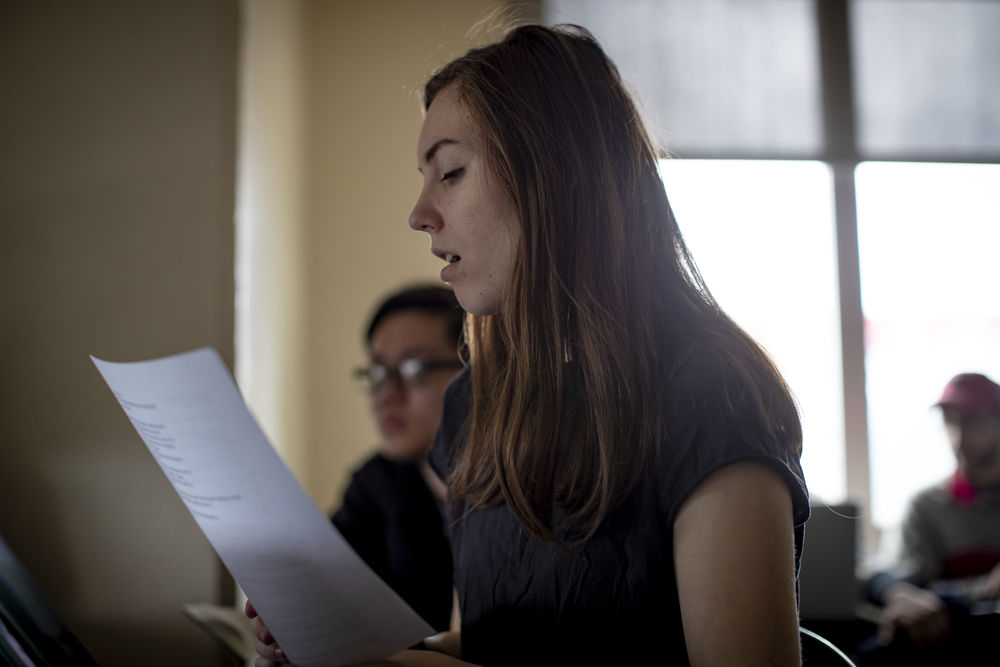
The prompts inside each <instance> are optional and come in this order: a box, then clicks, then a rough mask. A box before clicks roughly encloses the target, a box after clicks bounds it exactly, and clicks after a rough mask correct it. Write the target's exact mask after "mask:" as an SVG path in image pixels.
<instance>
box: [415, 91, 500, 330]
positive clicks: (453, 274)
mask: <svg viewBox="0 0 1000 667" xmlns="http://www.w3.org/2000/svg"><path fill="white" fill-rule="evenodd" d="M417 169H418V170H419V171H420V173H421V174H423V177H424V186H423V189H422V190H421V192H420V198H419V199H417V203H416V205H415V206H414V207H413V212H412V213H410V227H412V228H413V229H416V230H418V231H422V232H427V235H428V236H430V237H431V252H432V253H434V254H435V255H436V256H437V257H440V258H441V259H443V260H444V261H445V262H447V263H448V265H447V266H445V267H444V269H442V270H441V280H443V281H444V282H446V283H448V284H449V285H451V286H452V288H453V289H454V290H455V296H456V297H458V301H459V303H461V304H462V308H464V309H465V310H466V311H467V312H470V313H472V314H474V315H495V314H497V312H498V311H499V308H500V302H501V295H502V293H503V289H504V286H505V285H507V283H508V282H509V280H510V276H511V272H512V269H513V264H514V257H515V255H516V247H517V241H516V239H517V225H518V221H517V214H516V213H515V211H514V206H513V204H512V203H511V202H510V199H509V198H508V197H507V195H506V194H505V193H504V192H503V188H502V187H501V186H500V184H499V183H498V182H497V181H496V179H495V178H494V177H493V175H492V173H491V172H490V170H489V169H488V167H487V165H486V162H485V156H484V153H483V150H482V147H481V146H480V145H479V143H478V142H477V141H475V140H474V134H473V126H472V118H471V116H470V115H469V112H468V111H467V109H466V107H465V105H464V104H462V103H461V102H460V101H459V99H458V95H457V92H456V90H455V86H454V85H451V86H447V87H445V88H444V89H442V90H441V91H440V92H439V93H438V94H437V96H436V97H435V98H434V101H433V102H432V103H431V106H430V108H429V109H428V110H427V116H426V118H425V119H424V126H423V129H422V130H421V131H420V139H419V140H418V142H417Z"/></svg>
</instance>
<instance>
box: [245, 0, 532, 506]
mask: <svg viewBox="0 0 1000 667" xmlns="http://www.w3.org/2000/svg"><path fill="white" fill-rule="evenodd" d="M502 6H504V3H503V2H499V1H498V0H437V1H433V2H409V1H406V0H397V1H387V0H381V1H371V2H338V1H336V0H312V1H304V2H299V3H282V5H281V7H280V9H276V8H275V6H274V4H273V3H269V2H268V1H267V0H249V1H248V2H247V4H246V5H245V7H246V9H247V15H246V17H245V23H246V25H247V30H246V34H247V35H250V36H251V39H250V40H248V42H247V44H246V45H247V51H246V52H245V55H244V63H248V62H249V63H250V64H251V66H254V63H256V66H257V67H258V68H259V70H258V71H261V72H264V71H265V70H264V66H263V64H262V62H263V61H261V60H260V54H261V52H262V51H267V52H270V53H271V56H270V57H269V60H268V61H269V62H273V61H274V59H275V58H279V59H281V61H282V62H286V63H290V62H300V63H301V69H299V70H298V71H297V72H296V74H295V75H294V77H295V83H294V84H289V77H288V76H283V77H279V76H277V71H276V70H274V69H272V70H270V72H271V75H272V76H274V78H273V82H272V83H270V84H269V83H268V82H267V80H266V79H265V78H262V77H258V76H256V75H253V76H252V80H253V81H254V82H255V83H251V84H250V86H251V87H255V90H256V92H255V93H254V94H253V95H251V96H249V98H247V97H245V98H244V99H245V100H249V99H252V100H255V102H254V103H255V105H256V106H254V107H252V108H244V109H243V119H244V137H245V141H244V143H243V146H244V147H247V146H251V148H250V152H254V151H258V152H259V153H260V154H264V153H266V150H265V147H266V146H279V145H280V146H284V148H285V152H284V154H283V155H282V156H281V159H280V160H274V161H272V162H271V166H270V170H271V171H272V172H274V175H273V177H272V178H270V179H267V180H266V182H265V180H260V181H258V182H257V183H258V185H257V186H255V187H253V188H252V190H253V192H252V193H249V194H247V195H246V197H247V199H248V200H250V201H256V202H257V205H256V206H254V205H248V206H247V207H245V208H246V210H248V211H251V213H249V214H248V215H247V216H246V220H247V221H249V222H250V224H251V229H250V230H249V231H248V232H247V233H250V234H255V235H256V236H257V238H259V239H265V238H270V239H272V240H271V241H269V242H268V243H267V245H266V247H260V248H258V250H257V251H253V250H252V249H249V248H248V250H247V253H246V255H245V256H246V257H248V258H250V260H251V264H252V266H251V267H250V268H249V269H248V273H249V274H250V275H251V276H255V275H256V276H261V275H266V276H267V281H268V283H269V284H268V285H265V284H259V287H258V290H257V292H255V293H254V294H252V295H251V296H250V300H251V301H253V302H254V303H255V304H256V306H252V307H251V311H253V312H251V313H250V314H248V317H247V320H248V321H249V322H253V323H254V324H253V325H252V326H251V331H250V332H249V338H250V339H251V342H248V343H247V344H246V346H245V348H243V347H241V348H240V349H241V350H242V349H247V350H252V354H250V355H249V356H250V357H251V358H244V357H242V356H241V355H240V354H238V356H240V357H241V361H240V364H241V365H240V368H241V374H240V384H241V387H243V389H244V392H245V393H246V395H247V396H248V400H249V402H250V403H251V406H252V407H253V409H254V411H255V413H256V414H257V415H258V418H259V420H260V421H261V423H262V425H263V427H264V429H265V431H266V432H267V433H268V434H269V436H270V437H271V438H272V440H273V441H274V443H275V446H276V447H277V448H278V450H279V451H280V452H281V453H282V455H283V457H284V458H285V461H286V462H287V463H288V465H289V466H290V467H291V469H292V471H293V472H294V473H295V474H296V475H297V476H298V478H299V479H300V480H301V481H302V483H303V485H304V486H305V487H306V490H307V491H308V492H309V494H310V496H311V497H312V498H313V500H314V501H315V502H316V503H317V504H318V505H319V506H320V507H321V508H322V509H324V510H327V509H330V508H332V507H333V506H334V505H335V504H336V503H337V502H338V499H339V495H340V493H341V491H342V489H343V486H344V483H345V482H346V479H347V475H348V473H349V470H350V468H351V467H352V466H353V465H355V464H357V463H359V462H360V460H361V459H362V458H363V457H364V456H366V455H367V454H368V453H369V452H370V451H371V450H372V449H373V448H374V447H375V445H376V444H377V437H376V433H375V430H374V428H373V427H372V424H371V422H370V420H369V417H368V412H367V405H366V400H365V397H364V396H363V395H361V394H359V393H358V392H357V391H356V389H355V387H354V386H353V384H352V383H351V381H350V371H351V369H352V368H353V367H354V366H356V365H358V364H360V363H361V362H363V360H364V354H363V352H364V351H363V346H362V340H361V330H362V327H363V325H364V323H365V320H366V319H367V317H368V316H369V315H370V312H371V309H372V307H373V305H374V304H375V303H376V301H377V300H378V299H379V298H380V297H382V296H383V295H385V293H387V292H388V291H390V290H392V289H395V288H396V287H398V286H399V285H401V284H403V283H406V282H410V281H414V280H431V281H434V280H437V279H438V278H437V276H438V273H439V271H440V269H441V263H440V261H438V260H436V259H435V258H433V257H432V256H431V254H430V252H429V245H428V241H427V238H426V235H424V234H419V233H417V232H414V231H412V230H410V229H409V228H408V226H407V219H408V216H409V211H410V208H411V206H412V205H413V203H414V201H415V200H416V196H417V194H418V191H419V188H420V178H419V174H418V173H417V171H416V139H417V134H418V133H419V131H420V123H421V111H420V95H419V93H420V89H421V86H422V84H423V82H424V81H425V80H426V78H427V76H428V75H429V74H430V73H431V71H432V70H433V69H434V68H435V67H437V66H440V65H441V64H443V63H444V62H447V60H449V59H450V58H452V57H454V56H457V55H459V54H461V53H463V52H464V51H465V50H466V49H467V48H468V47H469V46H470V45H471V44H473V43H475V40H481V39H483V38H484V36H488V34H489V33H488V32H484V31H482V30H477V31H473V32H472V34H470V29H471V28H472V27H473V26H474V25H475V24H476V23H477V22H478V21H479V20H480V19H482V18H484V17H488V16H491V15H492V14H493V13H494V10H496V9H497V8H498V7H502ZM530 7H531V4H530V3H528V4H524V3H521V8H520V9H519V15H525V14H526V13H527V12H530V11H532V10H531V9H530ZM254 35H256V39H254V38H253V37H252V36H254ZM293 35H298V37H299V39H298V40H296V39H294V38H293V37H292V36H293ZM275 49H278V51H279V53H280V55H275V54H274V51H275ZM292 88H294V89H296V90H297V91H298V93H299V94H300V97H297V98H296V101H289V100H288V99H287V96H282V95H281V94H280V93H279V92H278V91H282V92H284V93H287V92H288V91H289V90H290V89H292ZM276 100H278V101H276ZM298 100H301V103H300V102H299V101H298ZM262 109H268V110H269V111H268V114H269V115H270V117H271V118H280V119H283V120H282V122H279V123H273V122H269V123H262V122H260V121H261V118H262V117H263V115H264V112H263V111H262ZM295 118H299V119H300V120H301V124H302V125H301V132H298V133H296V132H294V131H291V130H290V129H289V128H288V127H286V126H285V125H283V124H282V123H283V122H286V121H287V122H294V119H295ZM249 126H253V127H255V128H257V131H256V132H255V133H254V134H253V136H249V137H248V136H246V132H245V128H246V127H249ZM279 135H283V136H285V138H286V140H285V141H284V142H282V141H279V140H278V136H279ZM268 137H270V138H268ZM289 146H294V149H289V148H288V147H289ZM247 158H248V153H246V152H245V153H244V154H243V159H242V160H241V164H243V165H244V166H245V167H246V170H247V172H249V170H250V169H251V167H252V165H250V164H248V163H247ZM276 165H281V166H276ZM261 169H263V167H261ZM243 171H244V170H243V169H241V173H242V172H243ZM289 173H295V174H299V175H301V179H302V180H301V182H298V181H295V179H288V178H287V175H288V174H289ZM250 180H252V179H246V180H244V181H243V182H242V184H241V188H242V187H243V186H245V185H246V184H247V183H248V182H249V181H250ZM269 184H270V185H269ZM275 184H280V186H278V185H275ZM244 191H245V190H241V192H244ZM242 199H243V197H242V196H241V201H242ZM269 206H270V207H273V209H272V213H271V215H273V217H272V218H270V219H269V218H268V217H267V216H263V215H258V214H256V213H252V211H258V212H259V211H262V210H264V209H266V208H268V207H269ZM291 221H294V224H293V223H292V222H291ZM241 230H246V228H243V227H241ZM279 230H280V231H279ZM243 233H244V231H241V234H243ZM272 237H273V238H272ZM241 247H242V246H241ZM275 267H283V269H282V270H281V271H274V268H275ZM252 280H253V278H252V277H251V278H248V281H252ZM276 281H277V282H282V283H284V284H285V285H286V286H288V287H289V288H290V289H291V292H288V291H283V290H278V291H272V292H271V294H270V296H269V297H266V296H264V293H265V291H266V290H268V289H270V288H271V287H272V286H273V283H274V282H276ZM254 295H257V296H259V298H258V299H257V300H254V298H255V296H254ZM289 298H290V299H293V302H289V301H287V299H289ZM279 313H284V314H283V315H280V316H279V315H278V314H279ZM279 323H280V324H279ZM289 327H291V328H289ZM279 328H281V330H280V331H278V329H279ZM268 329H270V330H272V331H273V334H272V335H269V336H268V337H267V338H266V340H265V339H262V338H261V336H262V332H264V331H266V330H268ZM255 337H256V338H255ZM282 340H285V341H293V342H294V345H293V346H292V347H289V346H288V345H286V344H283V343H281V342H280V341H282ZM278 388H283V389H280V390H279V389H278ZM279 406H281V407H280V408H279Z"/></svg>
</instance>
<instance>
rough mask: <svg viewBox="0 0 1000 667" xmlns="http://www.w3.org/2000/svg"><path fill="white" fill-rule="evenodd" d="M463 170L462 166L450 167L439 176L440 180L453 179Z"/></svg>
mask: <svg viewBox="0 0 1000 667" xmlns="http://www.w3.org/2000/svg"><path fill="white" fill-rule="evenodd" d="M464 171H465V168H464V167H459V168H457V169H452V170H451V171H446V172H445V173H444V175H443V176H442V177H441V180H442V181H454V180H455V179H457V178H458V177H459V176H461V175H462V172H464Z"/></svg>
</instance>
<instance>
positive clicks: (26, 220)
mask: <svg viewBox="0 0 1000 667" xmlns="http://www.w3.org/2000/svg"><path fill="white" fill-rule="evenodd" d="M496 4H498V2H497V1H496V0H493V1H491V0H439V1H425V2H410V1H409V0H399V1H397V2H388V1H384V0H383V1H378V0H375V1H369V2H346V1H339V0H283V1H282V2H274V1H270V0H244V3H243V4H242V5H241V4H239V3H238V2H237V0H211V1H206V0H184V1H177V0H170V1H167V0H162V1H160V2H142V3H134V2H129V1H127V0H98V1H96V2H88V3H85V4H76V3H62V4H60V5H59V6H58V8H55V7H54V6H52V5H39V6H37V7H36V6H35V5H32V4H26V3H17V4H14V3H4V4H3V5H2V7H0V86H2V90H3V91H4V104H2V105H0V278H2V281H0V295H2V302H0V304H2V313H3V316H2V320H0V322H2V324H0V349H2V354H3V359H4V362H3V374H2V378H3V379H2V385H0V386H2V391H0V398H2V400H0V424H2V427H0V428H2V440H0V535H3V537H4V538H5V539H6V540H7V541H8V542H9V544H10V545H11V546H12V548H13V549H14V550H15V552H16V553H17V554H18V555H19V556H20V558H21V559H22V561H23V562H24V563H25V565H26V566H27V567H28V568H29V570H30V571H31V573H32V574H33V575H34V576H35V578H36V579H37V580H38V581H39V583H40V584H41V585H42V587H43V588H44V589H45V590H46V592H47V593H48V594H49V596H50V597H51V598H52V599H53V601H54V602H55V603H56V605H57V607H58V608H59V609H60V610H61V611H62V613H63V615H64V616H65V617H66V618H67V619H68V620H69V622H70V623H71V625H72V626H73V627H74V628H75V629H76V631H77V632H78V634H79V635H80V636H81V637H82V638H83V640H84V641H85V643H86V644H87V645H88V646H89V647H90V648H91V650H92V652H94V653H95V655H96V656H97V658H98V659H99V660H100V661H101V663H102V664H104V665H111V666H114V665H137V664H142V665H158V664H164V665H166V664H212V663H213V661H217V660H218V657H219V656H218V653H217V651H216V650H215V648H214V645H213V644H212V643H211V642H210V641H209V639H208V638H207V637H206V636H205V635H204V634H203V633H201V632H200V631H199V630H198V629H196V628H195V627H194V626H193V624H191V623H190V622H189V621H187V620H186V619H185V618H183V617H182V616H181V615H180V613H179V607H180V605H181V604H182V603H183V602H187V601H211V600H216V601H220V602H224V601H228V600H229V599H230V591H228V585H229V580H228V577H227V576H226V575H225V573H224V571H223V570H222V569H221V567H220V566H219V564H218V562H217V560H216V558H215V556H214V553H213V552H212V549H211V547H210V545H209V544H208V543H207V541H206V540H205V538H204V537H203V536H202V534H201V532H200V530H199V529H198V527H197V525H196V524H195V523H194V521H193V520H192V519H191V517H190V516H189V514H188V513H187V510H186V509H185V508H184V506H183V505H182V504H181V502H180V501H179V500H178V499H177V497H176V495H175V493H174V491H173V490H172V489H171V487H170V486H169V485H168V483H167V481H166V480H165V479H164V477H163V475H162V473H161V472H160V471H159V469H158V467H157V466H156V464H155V462H154V461H153V459H152V457H151V456H150V455H149V454H148V453H147V451H146V450H145V448H144V447H143V445H142V443H141V441H140V440H139V439H138V436H137V435H136V434H135V432H134V431H133V430H132V428H131V426H130V425H129V424H128V422H127V420H126V419H125V417H124V414H123V413H122V412H121V410H120V408H119V407H118V406H117V404H116V403H115V402H114V400H113V398H112V396H111V394H110V392H109V391H108V390H107V388H106V387H105V386H104V385H103V384H102V382H101V380H100V376H99V374H98V373H97V371H96V370H95V369H94V368H93V366H92V364H91V363H90V360H89V358H88V355H89V354H95V355H97V356H100V357H104V358H108V359H114V360H130V359H140V358H147V357H152V356H157V355H163V354H169V353H173V352H178V351H181V350H185V349H190V348H194V347H197V346H201V345H214V346H216V347H217V348H218V349H219V350H220V351H221V352H222V355H223V357H224V358H225V359H226V360H227V362H229V363H230V364H232V363H233V362H234V357H237V356H238V357H239V358H240V368H239V369H237V374H238V376H240V381H241V385H242V386H243V388H244V391H245V393H246V394H247V396H248V399H249V400H250V402H251V405H252V407H253V408H254V410H255V412H257V415H258V417H259V419H260V421H261V423H262V424H263V426H264V428H265V430H266V431H267V432H268V434H269V435H270V436H271V437H272V439H273V440H274V441H275V444H276V445H277V446H278V448H279V450H280V451H281V452H282V454H283V455H284V456H285V458H286V460H287V461H288V462H289V465H290V467H291V468H292V469H293V471H294V472H295V473H296V475H297V476H298V477H299V479H300V480H302V482H303V484H304V485H305V486H306V488H307V490H308V492H309V493H310V495H311V496H312V497H313V498H314V500H315V501H316V502H317V503H318V504H319V505H320V506H322V507H323V508H324V509H326V508H329V507H331V506H332V505H333V504H334V503H335V502H336V499H337V498H338V495H339V492H340V489H341V488H342V486H343V483H344V481H345V479H346V475H347V473H348V470H349V468H350V466H351V465H353V464H354V463H356V462H358V461H359V460H360V458H361V457H362V456H363V455H364V454H366V453H367V452H368V451H370V449H371V448H372V447H373V446H374V445H375V443H376V437H375V433H374V430H373V429H372V427H371V424H370V422H369V419H368V415H367V410H366V405H365V400H364V398H363V397H362V396H360V395H359V394H357V393H356V392H355V391H354V389H353V387H352V385H351V383H350V381H349V370H350V369H351V368H352V367H353V366H354V365H356V364H357V363H359V362H360V361H361V360H362V358H363V356H362V346H361V340H360V331H361V327H362V324H363V322H364V320H365V318H366V317H367V316H368V315H369V312H370V309H371V306H372V305H373V303H374V302H375V300H376V299H377V298H378V297H380V296H381V295H383V294H384V293H385V292H386V291H388V290H390V289H392V288H394V287H396V286H397V285H399V284H400V283H402V282H406V281H410V280H413V279H434V278H435V277H436V275H437V273H438V271H439V269H440V266H439V265H438V262H437V261H436V260H434V259H433V258H432V257H431V256H430V254H429V253H428V252H427V247H428V246H427V240H426V238H424V237H423V236H422V235H420V234H418V233H416V232H412V231H410V230H409V229H408V228H407V226H406V220H407V216H408V213H409V210H410V206H411V205H412V202H413V201H414V199H415V197H416V195H417V192H418V189H419V177H418V174H417V173H416V170H415V142H416V137H417V133H418V131H419V126H420V121H421V117H420V110H419V102H418V94H417V92H418V90H419V87H420V84H421V83H422V82H423V80H424V79H425V78H426V76H427V75H428V73H429V72H430V71H431V70H432V69H433V68H434V67H435V66H437V65H439V64H441V63H442V62H444V61H445V60H447V59H448V58H450V57H452V56H454V55H457V54H458V53H460V52H462V51H464V50H465V48H466V47H467V42H466V39H465V36H466V32H467V31H468V29H469V28H470V26H472V24H473V23H474V22H475V21H476V19H478V18H480V17H481V16H482V15H483V13H484V12H485V11H486V10H488V9H490V8H492V7H493V6H494V5H496ZM241 47H245V48H241ZM241 82H242V84H243V85H242V90H243V92H242V94H241V95H242V96H241V98H238V97H237V90H238V88H239V87H240V83H241ZM240 106H242V107H243V109H242V111H241V110H240V108H239V107H240ZM237 138H239V144H240V147H241V148H240V153H239V161H237ZM237 165H238V166H237ZM237 175H238V176H239V182H240V187H241V189H240V196H239V207H238V208H239V217H240V222H241V224H244V223H247V222H248V221H253V225H254V226H253V228H254V229H255V230H256V232H255V233H256V234H257V236H256V240H255V241H253V242H248V239H247V237H246V236H245V233H246V232H245V229H244V231H242V232H241V233H240V237H239V248H240V250H239V253H240V258H241V260H245V261H246V262H247V264H246V268H248V269H249V270H250V273H249V274H248V273H247V272H246V271H244V272H242V273H241V274H240V280H241V282H240V290H239V293H238V301H239V303H240V304H241V306H245V308H241V315H240V317H241V319H240V323H241V326H242V328H243V330H244V331H246V332H247V333H248V336H249V338H241V339H240V340H241V341H242V343H241V347H240V349H239V350H238V351H237V350H234V343H233V338H234V324H233V323H234V317H235V314H234V293H235V292H236V289H235V288H236V285H235V284H234V254H235V253H234V248H235V247H236V246H237V239H236V237H235V235H234V227H233V218H234V211H235V209H236V208H237V206H236V204H237V202H236V194H235V193H236V181H237ZM248 341H249V342H248Z"/></svg>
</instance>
